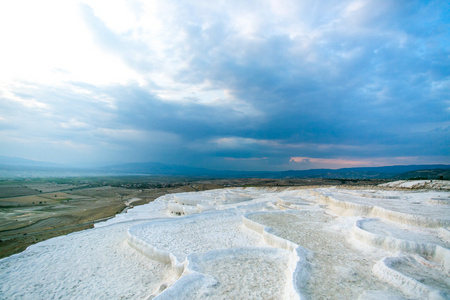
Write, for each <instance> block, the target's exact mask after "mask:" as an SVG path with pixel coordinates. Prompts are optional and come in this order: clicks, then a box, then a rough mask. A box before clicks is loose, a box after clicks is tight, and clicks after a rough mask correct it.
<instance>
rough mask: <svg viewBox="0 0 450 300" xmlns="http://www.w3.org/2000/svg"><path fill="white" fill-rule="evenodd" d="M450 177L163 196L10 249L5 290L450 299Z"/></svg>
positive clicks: (100, 295)
mask: <svg viewBox="0 0 450 300" xmlns="http://www.w3.org/2000/svg"><path fill="white" fill-rule="evenodd" d="M448 186H449V185H448V182H445V181H442V182H437V183H436V182H435V184H434V185H431V184H430V182H429V181H428V183H427V182H426V181H420V182H405V181H402V182H397V183H390V184H387V187H385V189H378V188H367V189H361V188H359V189H341V188H311V189H301V188H230V189H219V190H213V191H205V192H197V193H181V194H175V195H166V196H163V197H160V198H158V199H157V200H155V201H154V202H152V203H149V204H147V205H142V206H138V207H135V208H133V209H129V210H128V211H127V212H126V213H122V214H119V215H117V216H116V217H115V218H113V219H110V220H108V221H106V222H103V223H98V224H96V226H95V228H93V229H89V230H85V231H81V232H76V233H72V234H69V235H66V236H60V237H57V238H53V239H50V240H47V241H44V242H40V243H38V244H35V245H33V246H30V247H29V248H28V249H27V250H25V251H24V252H22V253H19V254H16V255H12V256H10V257H7V258H4V259H1V260H0V299H450V280H449V278H450V250H449V248H450V231H449V227H450V201H449V200H450V192H449V189H448ZM393 187H401V188H402V190H394V189H393ZM418 187H424V188H427V189H422V190H420V189H419V190H418ZM406 188H410V189H411V190H407V189H406Z"/></svg>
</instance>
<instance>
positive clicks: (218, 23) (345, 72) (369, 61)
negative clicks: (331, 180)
mask: <svg viewBox="0 0 450 300" xmlns="http://www.w3.org/2000/svg"><path fill="white" fill-rule="evenodd" d="M0 45H1V46H0V155H2V156H10V157H21V158H26V159H32V160H39V161H47V162H54V163H59V164H67V165H74V166H98V165H108V164H117V163H124V162H161V163H167V164H178V165H186V166H196V167H205V168H209V169H228V170H272V171H278V170H302V169H314V168H344V167H371V166H385V165H407V164H438V163H443V164H449V163H450V2H448V1H446V0H442V1H410V0H392V1H391V0H357V1H354V0H331V1H320V0H298V1H291V0H273V1H268V0H261V1H260V0H258V1H252V0H249V1H233V0H231V1H220V0H219V1H175V0H173V1H171V0H164V1H162V0H161V1H151V0H150V1H137V0H136V1H134V0H130V1H120V0H118V1H108V0H105V1H103V0H102V1H100V0H98V1H97V0H93V1H72V0H67V1H59V0H55V1H47V0H43V1H33V0H30V1H23V0H16V1H0Z"/></svg>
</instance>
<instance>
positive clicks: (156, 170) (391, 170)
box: [0, 156, 450, 180]
mask: <svg viewBox="0 0 450 300" xmlns="http://www.w3.org/2000/svg"><path fill="white" fill-rule="evenodd" d="M120 175H122V176H127V175H147V176H148V175H155V176H189V177H202V178H272V179H281V178H346V179H383V178H384V179H410V178H416V179H418V178H420V179H447V180H449V179H450V165H443V164H441V165H406V166H385V167H363V168H343V169H312V170H290V171H282V172H256V171H255V172H253V171H229V170H210V169H206V168H195V167H187V166H182V165H169V164H163V163H155V162H145V163H125V164H118V165H112V166H107V167H101V168H73V167H65V166H63V165H57V164H52V163H46V162H38V161H33V160H27V159H22V158H10V157H4V156H0V177H3V178H8V177H15V178H17V177H70V176H120Z"/></svg>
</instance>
